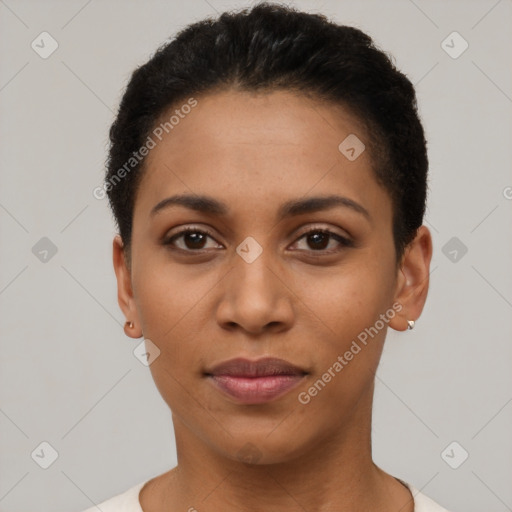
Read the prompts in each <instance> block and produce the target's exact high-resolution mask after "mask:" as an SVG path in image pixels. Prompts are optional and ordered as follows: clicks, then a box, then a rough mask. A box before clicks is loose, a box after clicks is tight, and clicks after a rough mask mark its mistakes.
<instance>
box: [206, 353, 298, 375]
mask: <svg viewBox="0 0 512 512" xmlns="http://www.w3.org/2000/svg"><path fill="white" fill-rule="evenodd" d="M306 374H307V372H306V371H305V370H303V369H302V368H299V367H298V366H295V365H293V364H291V363H289V362H288V361H285V360H284V359H278V358H275V357H263V358H261V359H257V360H255V361H251V360H250V359H245V358H243V357H237V358H235V359H229V360H228V361H224V362H222V363H220V364H218V365H216V366H214V367H213V368H212V369H211V370H209V371H207V372H206V375H214V376H217V375H229V376H231V377H266V376H271V375H306Z"/></svg>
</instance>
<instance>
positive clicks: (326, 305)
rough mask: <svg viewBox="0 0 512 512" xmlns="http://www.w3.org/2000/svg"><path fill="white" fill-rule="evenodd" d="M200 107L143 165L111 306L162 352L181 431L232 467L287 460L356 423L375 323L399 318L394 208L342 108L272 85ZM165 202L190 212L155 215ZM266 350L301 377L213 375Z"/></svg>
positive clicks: (162, 371) (365, 417)
mask: <svg viewBox="0 0 512 512" xmlns="http://www.w3.org/2000/svg"><path fill="white" fill-rule="evenodd" d="M196 99H197V102H198V103H197V106H195V107H194V108H193V109H191V111H190V113H188V114H187V115H183V114H182V116H180V119H179V122H178V123H177V124H175V125H174V126H173V128H172V130H169V134H168V135H166V134H165V132H164V135H166V136H165V137H163V138H162V141H158V139H155V140H156V141H157V145H156V147H154V148H153V149H152V150H151V151H150V154H149V156H148V157H147V160H146V171H145V175H144V177H143V179H142V181H141V184H140V188H139V189H138V192H137V198H136V203H135V210H134V218H133V232H132V245H131V269H130V271H127V270H126V267H125V266H124V261H123V260H122V258H121V257H120V249H119V247H120V246H119V245H118V244H117V242H115V244H114V246H115V252H116V251H117V257H115V261H117V263H116V271H117V273H118V279H119V287H120V288H119V293H120V303H121V307H122V308H123V310H124V311H125V314H126V317H127V319H128V320H131V321H133V322H134V323H135V326H136V327H135V330H136V329H139V333H138V336H140V335H141V333H143V335H144V337H145V339H146V340H148V339H149V340H151V342H152V343H153V344H154V345H156V346H157V347H158V349H159V350H160V354H159V355H158V357H157V358H156V359H155V360H154V361H153V362H152V363H151V365H150V369H151V372H152V375H153V378H154V380H155V383H156V385H157V387H158V389H159V391H160V393H161V395H162V397H163V398H164V400H165V401H166V402H167V404H168V405H169V407H170V408H171V410H172V413H173V419H174V423H175V430H176V435H177V438H178V437H179V435H180V433H181V432H187V435H189V436H190V435H192V436H194V437H196V436H197V438H199V439H200V440H201V441H202V442H203V443H204V446H207V447H209V448H211V449H212V450H213V451H215V452H216V453H218V454H221V455H223V456H226V457H229V458H232V459H236V458H241V457H242V458H243V457H246V456H247V454H248V455H249V458H251V457H252V459H253V461H257V460H259V462H261V463H266V462H268V463H270V462H278V461H284V460H291V458H293V457H295V456H298V455H300V454H304V453H306V452H307V450H308V449H310V448H311V447H313V446H315V445H317V446H318V443H319V442H320V441H321V440H325V439H329V438H330V439H334V438H336V436H341V435H347V432H355V431H356V430H357V429H361V428H368V425H369V420H370V414H371V413H370V411H371V397H372V391H373V381H374V373H375V371H376V369H377V365H378V362H379V358H380V355H381V350H382V346H383V342H384V338H385V335H386V328H387V326H389V325H391V326H392V327H394V328H397V329H398V330H403V329H404V326H403V324H404V322H405V320H404V318H407V317H404V312H402V313H401V314H399V313H398V311H399V309H400V308H401V305H400V304H398V303H397V302H396V298H397V292H398V289H399V288H400V287H401V286H402V285H403V283H404V280H403V273H402V272H401V271H400V270H398V271H396V270H395V250H394V244H393V236H392V205H391V201H390V198H389V196H388V194H387V192H386V191H385V190H384V189H383V188H381V187H380V186H379V185H378V184H377V182H376V181H375V179H374V177H373V174H372V171H371V162H370V155H369V151H368V150H364V147H363V146H362V145H361V143H363V144H366V143H367V141H366V134H365V132H364V131H363V130H362V128H361V126H360V125H359V123H358V122H357V119H356V118H354V117H352V116H351V115H350V114H349V113H348V112H347V111H345V110H343V109H342V108H340V107H335V106H333V105H331V104H325V103H320V102H316V101H314V100H312V99H308V98H306V97H303V96H300V95H296V94H293V93H291V92H282V91H281V92H272V93H269V94H266V95H263V94H259V95H255V94H250V93H241V92H233V91H230V92H222V93H215V94H210V95H205V96H204V97H198V98H196ZM184 103H185V102H184ZM178 108H179V107H178ZM174 110H175V108H173V112H174ZM187 110H188V109H187ZM173 112H170V113H169V115H168V116H167V117H166V119H168V118H169V117H170V116H171V115H172V114H173ZM164 117H165V116H164ZM354 135H355V136H357V138H358V139H359V141H358V139H355V138H354ZM349 136H350V138H349V139H348V140H347V141H346V142H345V143H344V144H342V146H341V149H340V148H339V146H340V143H342V142H343V141H344V140H345V139H346V138H347V137H349ZM352 148H353V150H352ZM358 153H360V154H359V156H358ZM173 196H187V197H190V198H191V200H190V201H189V202H188V204H189V207H187V206H186V205H185V204H183V203H182V204H179V203H178V202H171V201H169V202H167V204H166V205H163V206H162V203H161V202H162V201H164V200H165V199H167V198H171V197H173ZM203 197H204V198H207V200H205V201H202V202H201V201H199V198H203ZM327 197H330V198H334V197H337V198H339V199H338V200H335V201H331V202H328V201H325V202H324V199H325V198H327ZM313 198H314V199H315V200H314V201H313ZM192 200H193V201H192ZM159 204H160V205H161V207H160V208H158V209H157V210H156V211H155V210H154V208H155V206H156V205H159ZM194 205H195V207H192V206H194ZM212 205H213V206H212ZM354 205H355V206H354ZM214 206H215V207H214ZM184 229H189V230H190V233H188V234H186V233H185V234H184V235H183V234H180V233H182V231H183V230H184ZM310 230H314V231H313V233H310V234H309V235H308V234H307V232H308V231H310ZM322 231H328V232H329V234H325V233H324V234H322ZM116 247H117V249H116ZM123 272H124V274H123ZM128 272H129V273H128ZM123 275H124V277H125V279H124V281H123V278H122V276H123ZM127 283H128V284H127ZM365 329H366V331H365ZM370 333H371V335H370ZM365 334H366V336H365ZM362 340H365V343H363V341H362ZM354 342H355V344H354ZM357 347H359V350H358V349H357ZM350 354H352V355H351V356H350ZM263 357H274V358H280V359H283V360H285V361H287V362H288V363H291V364H292V365H295V367H298V368H299V369H300V370H301V372H299V373H298V374H296V375H294V376H290V375H288V377H283V376H281V377H273V378H272V377H268V372H267V377H261V378H260V381H259V384H256V381H255V380H254V377H253V378H252V379H250V378H249V377H247V376H246V377H245V378H242V377H241V376H240V375H236V371H235V372H233V373H232V374H231V376H227V377H226V375H225V373H224V374H223V372H221V371H219V372H218V374H217V375H216V377H215V378H213V377H212V376H211V372H212V369H213V368H214V367H215V366H216V365H218V364H219V363H222V362H225V361H228V360H231V359H233V358H245V359H248V360H251V361H255V360H258V359H261V358H263ZM342 361H343V362H342ZM336 363H338V364H336ZM223 375H224V376H223ZM326 375H327V376H326ZM329 376H330V378H329ZM223 383H224V384H225V385H226V386H228V388H229V389H231V392H228V391H224V390H223V389H222V384H223ZM315 383H316V384H315ZM286 390H287V391H286ZM315 390H316V391H315ZM279 392H280V394H279ZM254 454H256V455H254Z"/></svg>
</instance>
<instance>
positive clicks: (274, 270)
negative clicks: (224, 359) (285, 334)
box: [216, 250, 294, 335]
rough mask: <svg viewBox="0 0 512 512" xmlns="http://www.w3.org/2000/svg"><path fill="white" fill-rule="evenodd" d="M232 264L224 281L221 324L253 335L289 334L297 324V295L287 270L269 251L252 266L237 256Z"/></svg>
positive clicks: (218, 311) (219, 317)
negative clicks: (295, 307)
mask: <svg viewBox="0 0 512 512" xmlns="http://www.w3.org/2000/svg"><path fill="white" fill-rule="evenodd" d="M233 260H234V261H233V267H232V268H231V270H230V271H229V272H228V274H227V275H226V277H225V278H224V279H223V280H222V282H223V286H222V287H221V293H222V297H221V300H220V302H219V303H218V307H217V312H216V314H217V322H218V324H219V325H220V326H221V327H222V328H224V329H227V330H235V329H242V330H243V331H245V332H247V333H250V334H253V335H257V334H262V333H264V332H267V331H272V332H276V333H277V332H282V331H285V330H288V329H289V328H290V327H291V325H292V324H293V321H294V308H293V298H294V293H293V290H292V288H291V287H290V283H287V282H286V281H287V277H286V276H287V272H286V269H284V268H283V267H282V265H280V264H279V262H277V261H276V260H275V258H272V255H271V254H270V251H267V250H264V251H263V252H262V253H261V254H260V255H259V256H258V258H256V259H255V260H254V261H252V262H250V263H249V262H248V261H246V260H244V259H243V258H242V257H240V256H238V254H236V255H235V256H234V258H233Z"/></svg>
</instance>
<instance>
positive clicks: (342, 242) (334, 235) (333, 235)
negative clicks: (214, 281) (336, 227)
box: [162, 226, 354, 255]
mask: <svg viewBox="0 0 512 512" xmlns="http://www.w3.org/2000/svg"><path fill="white" fill-rule="evenodd" d="M187 233H200V234H202V235H207V236H209V237H210V238H212V239H214V240H215V238H214V236H213V234H212V233H211V232H210V231H208V230H207V229H204V228H202V229H198V228H195V227H193V226H192V227H187V228H185V229H183V230H182V231H179V232H178V233H175V234H174V235H172V236H171V237H167V238H165V239H164V240H163V242H162V243H163V245H165V246H169V247H171V248H172V249H175V250H177V251H182V252H188V253H196V254H204V252H205V251H208V249H197V250H195V249H181V248H180V247H173V242H174V241H175V240H177V239H178V238H180V237H182V236H184V235H186V234H187ZM313 233H322V234H324V235H328V236H329V237H330V238H333V239H335V240H336V241H337V242H339V244H340V245H341V246H342V247H354V243H353V242H352V240H350V239H348V238H346V237H343V236H341V235H338V234H337V233H333V232H332V231H329V230H328V229H325V228H316V227H315V228H311V229H309V230H308V231H306V232H304V233H302V235H301V236H300V237H299V238H297V240H296V242H297V241H299V240H302V239H303V238H306V237H307V236H308V235H311V234H313ZM296 242H295V243H296ZM340 251H341V249H334V250H332V249H331V250H325V249H321V250H314V249H311V250H309V251H308V252H310V253H313V254H315V255H322V254H325V255H329V254H334V253H337V252H340Z"/></svg>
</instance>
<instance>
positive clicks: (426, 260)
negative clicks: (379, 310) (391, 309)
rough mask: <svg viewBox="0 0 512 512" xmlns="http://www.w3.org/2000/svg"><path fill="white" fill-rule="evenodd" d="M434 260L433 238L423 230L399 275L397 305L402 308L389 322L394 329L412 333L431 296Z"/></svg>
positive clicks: (419, 230) (408, 250)
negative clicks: (432, 260)
mask: <svg viewBox="0 0 512 512" xmlns="http://www.w3.org/2000/svg"><path fill="white" fill-rule="evenodd" d="M431 259H432V236H431V234H430V231H429V230H428V228H427V227H426V226H420V227H419V228H418V231H417V232H416V236H415V237H414V240H413V241H412V242H411V243H410V244H409V245H408V246H407V248H406V250H405V253H404V256H403V259H402V263H401V266H400V269H399V271H398V276H397V286H396V291H395V297H394V301H395V302H399V303H400V304H401V305H402V308H401V310H400V311H399V312H398V313H397V314H396V315H395V317H394V318H393V319H392V320H391V321H390V322H389V325H390V327H392V328H393V329H395V330H397V331H405V330H407V329H412V328H413V327H414V322H415V321H417V319H418V318H419V317H420V315H421V312H422V311H423V307H424V305H425V301H426V299H427V294H428V287H429V277H430V261H431ZM411 321H412V322H413V323H412V324H411V323H410V322H411Z"/></svg>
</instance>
